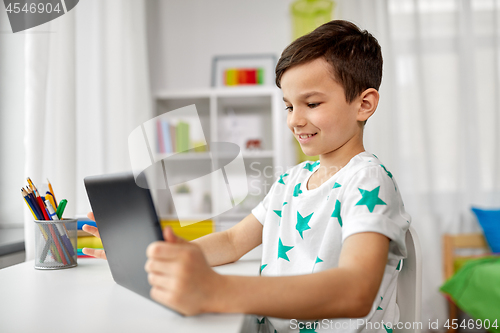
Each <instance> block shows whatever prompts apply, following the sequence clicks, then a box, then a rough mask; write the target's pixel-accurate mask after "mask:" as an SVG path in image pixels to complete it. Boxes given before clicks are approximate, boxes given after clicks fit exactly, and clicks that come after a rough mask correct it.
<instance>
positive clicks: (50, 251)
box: [35, 219, 77, 269]
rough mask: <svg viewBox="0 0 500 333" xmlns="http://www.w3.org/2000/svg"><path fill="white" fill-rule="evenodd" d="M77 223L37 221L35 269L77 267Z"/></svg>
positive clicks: (70, 220)
mask: <svg viewBox="0 0 500 333" xmlns="http://www.w3.org/2000/svg"><path fill="white" fill-rule="evenodd" d="M76 259H77V221H76V220H73V219H63V220H61V221H55V220H53V221H39V220H35V268H36V269H60V268H70V267H75V266H76V265H77V261H76Z"/></svg>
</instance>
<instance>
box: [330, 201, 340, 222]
mask: <svg viewBox="0 0 500 333" xmlns="http://www.w3.org/2000/svg"><path fill="white" fill-rule="evenodd" d="M332 217H336V218H337V220H338V221H339V224H340V226H342V218H341V217H340V201H338V200H337V201H336V202H335V209H334V210H333V213H332Z"/></svg>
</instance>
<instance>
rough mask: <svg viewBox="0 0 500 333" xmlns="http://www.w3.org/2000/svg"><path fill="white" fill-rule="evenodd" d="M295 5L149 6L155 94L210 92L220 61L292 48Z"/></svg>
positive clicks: (191, 2) (154, 0)
mask: <svg viewBox="0 0 500 333" xmlns="http://www.w3.org/2000/svg"><path fill="white" fill-rule="evenodd" d="M291 2H292V1H291V0H252V1H248V0H211V1H199V0H183V1H162V0H151V1H148V2H147V3H148V22H149V27H148V29H149V47H150V50H149V54H150V66H151V80H152V89H153V92H157V91H163V90H178V89H192V88H206V87H209V86H210V82H211V81H210V75H211V64H212V57H213V56H214V55H223V54H251V53H273V54H275V55H276V57H277V58H279V56H280V54H281V52H282V51H283V49H284V48H285V47H286V46H287V45H288V44H289V43H290V42H291V38H292V37H291V36H292V34H291V29H292V28H291V20H290V14H289V7H290V3H291Z"/></svg>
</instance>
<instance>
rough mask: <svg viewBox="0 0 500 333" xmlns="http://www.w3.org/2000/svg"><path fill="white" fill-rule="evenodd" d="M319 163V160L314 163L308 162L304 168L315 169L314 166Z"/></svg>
mask: <svg viewBox="0 0 500 333" xmlns="http://www.w3.org/2000/svg"><path fill="white" fill-rule="evenodd" d="M318 164H319V162H318V161H316V162H314V163H313V164H311V163H309V162H307V163H306V165H305V166H304V169H307V170H309V171H313V170H314V168H315V167H316V165H318Z"/></svg>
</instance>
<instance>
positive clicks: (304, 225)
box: [295, 212, 314, 239]
mask: <svg viewBox="0 0 500 333" xmlns="http://www.w3.org/2000/svg"><path fill="white" fill-rule="evenodd" d="M313 214H314V213H311V214H310V215H307V216H306V217H302V215H300V213H299V212H297V224H296V225H295V229H297V231H298V232H299V235H300V237H301V238H302V239H304V236H303V235H302V233H303V232H304V231H306V230H309V229H311V227H310V226H309V220H310V219H311V217H312V216H313Z"/></svg>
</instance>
